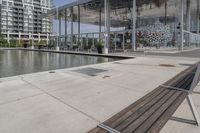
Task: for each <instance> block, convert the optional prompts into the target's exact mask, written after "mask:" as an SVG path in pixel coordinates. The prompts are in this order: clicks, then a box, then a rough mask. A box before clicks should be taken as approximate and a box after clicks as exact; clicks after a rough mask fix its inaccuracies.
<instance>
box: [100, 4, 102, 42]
mask: <svg viewBox="0 0 200 133" xmlns="http://www.w3.org/2000/svg"><path fill="white" fill-rule="evenodd" d="M101 13H102V10H101V5H100V7H99V41H101Z"/></svg>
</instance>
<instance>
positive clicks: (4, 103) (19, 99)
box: [0, 93, 44, 106]
mask: <svg viewBox="0 0 200 133" xmlns="http://www.w3.org/2000/svg"><path fill="white" fill-rule="evenodd" d="M43 94H44V93H38V94H35V95H31V96H27V97H22V98H18V99H16V100H11V101H8V102H3V103H0V106H1V105H6V104H10V103H14V102H18V101H22V100H24V99H28V98H32V97H36V96H40V95H43Z"/></svg>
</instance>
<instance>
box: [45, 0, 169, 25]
mask: <svg viewBox="0 0 200 133" xmlns="http://www.w3.org/2000/svg"><path fill="white" fill-rule="evenodd" d="M166 1H167V0H137V2H136V5H137V7H139V6H142V5H144V4H150V3H154V4H155V5H156V6H160V5H162V4H163V3H165V2H166ZM132 2H133V0H110V7H111V15H110V16H111V18H110V20H111V27H124V26H127V23H128V21H129V22H130V21H131V20H132V18H131V17H132V15H131V10H132ZM78 6H79V7H80V16H81V19H80V22H81V23H85V24H92V25H100V24H101V25H104V0H77V1H75V2H72V3H69V4H66V5H64V6H61V7H58V8H54V9H52V10H51V11H49V12H48V13H47V16H53V17H54V18H55V19H57V18H56V12H57V10H58V12H59V15H60V16H61V19H63V20H64V16H65V10H67V12H68V13H67V21H72V16H73V22H78ZM72 8H73V15H71V14H70V9H72ZM100 8H101V17H102V19H101V20H102V21H101V23H99V16H100ZM127 10H129V11H128V12H129V13H127ZM116 12H119V13H120V15H119V14H117V15H116V14H115V13H116ZM122 16H126V17H127V20H125V19H124V17H122Z"/></svg>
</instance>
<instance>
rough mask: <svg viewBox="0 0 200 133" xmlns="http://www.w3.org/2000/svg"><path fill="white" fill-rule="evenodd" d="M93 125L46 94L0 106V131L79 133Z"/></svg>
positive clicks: (4, 132)
mask: <svg viewBox="0 0 200 133" xmlns="http://www.w3.org/2000/svg"><path fill="white" fill-rule="evenodd" d="M96 124H97V122H96V121H94V120H92V119H90V118H88V117H87V116H85V115H83V114H81V113H80V112H78V111H75V110H73V109H72V108H70V107H68V106H66V105H64V104H63V103H61V102H59V101H57V100H55V99H54V98H52V97H50V96H48V95H41V96H35V97H32V98H27V99H26V100H20V101H16V102H13V103H9V104H6V105H1V106H0V132H1V133H80V132H86V131H88V130H89V129H91V128H92V127H94V126H95V125H96Z"/></svg>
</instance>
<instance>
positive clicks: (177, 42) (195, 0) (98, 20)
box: [54, 0, 200, 52]
mask: <svg viewBox="0 0 200 133" xmlns="http://www.w3.org/2000/svg"><path fill="white" fill-rule="evenodd" d="M105 1H108V3H109V4H108V8H105V7H106V6H105ZM133 1H135V0H90V1H85V0H79V1H76V2H74V3H71V4H69V5H65V6H63V7H59V8H58V14H59V15H60V16H61V17H60V20H61V21H66V23H68V27H67V28H68V29H67V32H64V34H62V36H59V38H58V40H59V42H60V43H59V44H58V45H61V44H62V47H63V48H67V49H70V48H71V49H72V48H73V45H75V46H76V47H75V48H78V49H83V50H85V49H92V48H94V46H95V45H96V43H97V42H98V41H99V40H103V41H104V43H106V40H105V38H106V37H107V36H108V38H109V42H107V43H108V49H109V51H111V52H112V51H120V50H121V51H123V50H133V46H134V45H135V47H136V48H137V49H138V50H140V49H145V50H146V49H162V48H165V49H174V50H183V49H188V48H194V47H200V36H199V30H200V28H199V25H200V23H199V22H200V21H199V19H200V15H199V8H200V7H199V0H136V1H135V2H136V6H135V8H133V6H134V4H133ZM105 9H108V12H107V14H106V12H105V11H106V10H105ZM54 15H55V14H54ZM134 19H135V20H136V22H135V23H134ZM79 22H80V24H79ZM69 23H71V25H69ZM83 24H89V25H96V32H92V31H91V32H90V31H88V32H87V33H82V32H81V29H82V28H84V26H83ZM105 24H107V25H108V27H105ZM79 26H80V28H79ZM62 27H63V28H60V29H65V28H64V27H66V26H65V25H62ZM69 28H70V31H69ZM105 31H106V32H105ZM133 31H134V32H133ZM107 33H109V34H107ZM134 34H135V35H134ZM133 35H134V36H135V38H136V41H135V42H134V36H133ZM132 40H133V41H132ZM133 44H134V45H133ZM70 46H71V47H70Z"/></svg>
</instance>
